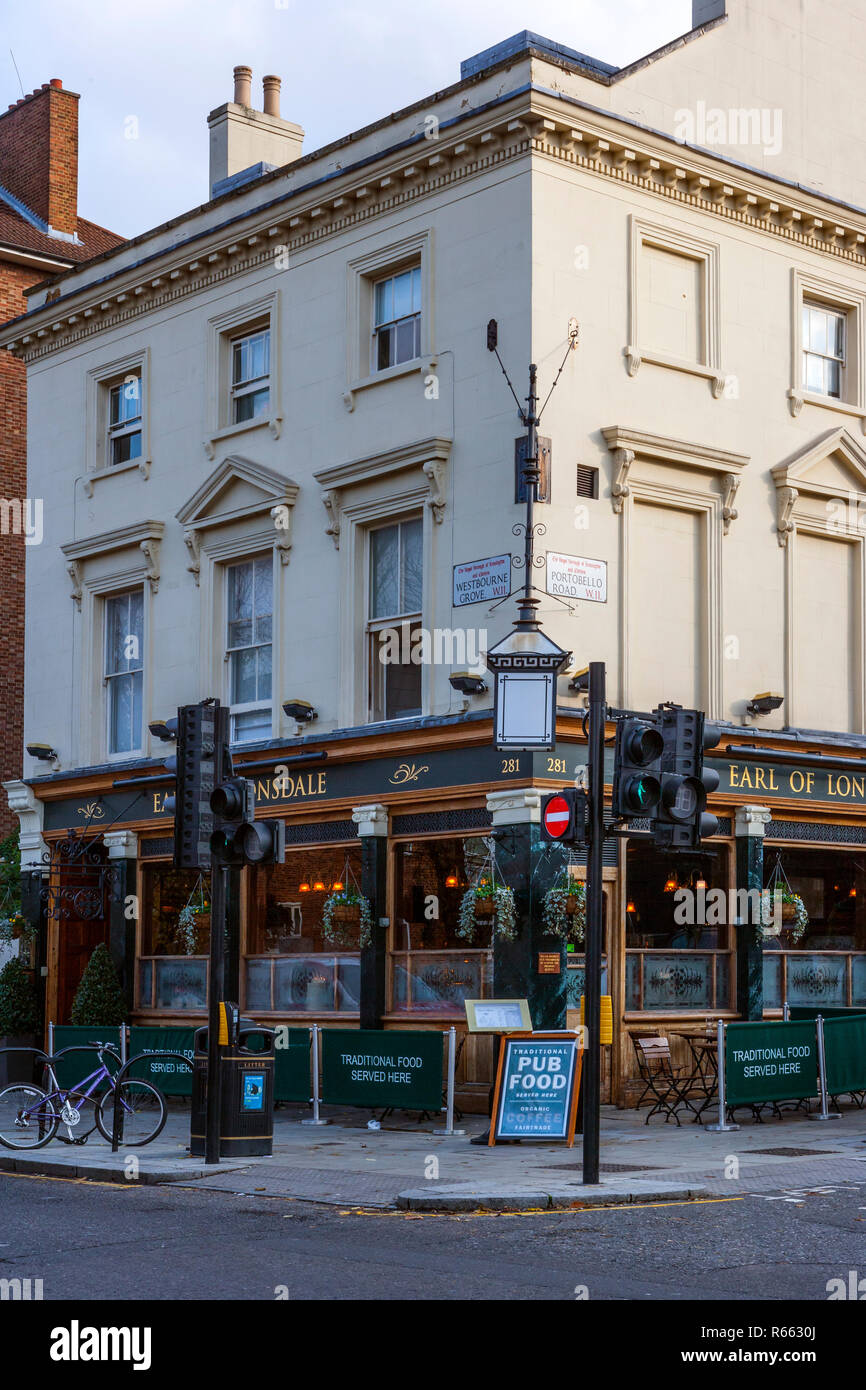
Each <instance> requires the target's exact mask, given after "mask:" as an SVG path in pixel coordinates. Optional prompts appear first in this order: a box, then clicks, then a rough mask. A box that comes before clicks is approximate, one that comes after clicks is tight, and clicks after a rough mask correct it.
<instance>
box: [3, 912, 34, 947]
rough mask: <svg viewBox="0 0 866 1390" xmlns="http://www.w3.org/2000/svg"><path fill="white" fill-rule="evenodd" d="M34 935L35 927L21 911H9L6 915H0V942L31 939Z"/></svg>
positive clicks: (8, 942) (9, 942)
mask: <svg viewBox="0 0 866 1390" xmlns="http://www.w3.org/2000/svg"><path fill="white" fill-rule="evenodd" d="M35 935H36V931H35V928H34V927H31V925H30V923H29V922H28V921H27V918H26V917H25V916H23V914H22V913H20V912H10V913H9V914H8V916H5V917H0V942H3V941H5V942H6V943H7V944H11V943H12V942H13V941H20V940H24V941H31V940H32V939H33V937H34V936H35Z"/></svg>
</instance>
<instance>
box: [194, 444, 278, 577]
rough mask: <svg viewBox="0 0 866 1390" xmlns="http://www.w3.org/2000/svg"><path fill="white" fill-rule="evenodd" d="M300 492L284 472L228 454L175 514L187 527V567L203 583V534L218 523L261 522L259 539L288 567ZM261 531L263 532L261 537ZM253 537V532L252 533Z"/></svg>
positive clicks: (259, 523)
mask: <svg viewBox="0 0 866 1390" xmlns="http://www.w3.org/2000/svg"><path fill="white" fill-rule="evenodd" d="M299 491H300V489H299V487H298V484H297V483H296V482H293V481H292V479H291V478H287V477H286V476H285V474H283V473H276V472H274V470H273V469H272V468H266V467H265V466H264V464H261V463H254V462H253V460H252V459H247V458H242V457H241V456H240V455H239V454H229V456H228V458H224V459H223V460H222V462H221V463H219V464H218V465H217V467H216V468H215V469H214V470H213V472H212V473H211V474H210V475H209V476H208V477H207V478H205V480H204V482H203V483H202V484H201V487H199V488H197V489H196V491H195V492H194V493H193V495H192V497H190V498H189V500H188V501H187V502H185V503H184V505H183V506H182V507H181V508H180V511H178V512H177V513H176V514H175V515H176V516H177V519H178V521H179V522H180V523H181V525H182V526H183V528H184V531H183V538H184V541H185V543H186V546H187V549H188V550H189V553H190V564H189V565H188V569H190V570H191V572H192V573H193V574H194V575H195V578H196V583H198V577H199V570H200V552H201V546H202V537H203V536H204V535H205V534H206V533H207V532H209V531H213V530H215V529H216V528H217V527H221V526H227V525H229V524H230V523H237V522H240V523H243V522H245V521H247V522H250V523H253V522H257V523H258V526H257V527H256V528H255V532H256V538H257V539H267V540H268V541H269V542H270V543H272V544H273V545H274V546H275V547H276V549H277V551H278V552H279V556H280V561H281V563H282V564H284V565H287V564H288V562H289V551H290V550H291V546H292V541H291V515H292V508H293V507H294V505H295V502H296V500H297V497H298V492H299ZM259 533H261V535H259ZM250 538H252V532H251V536H250Z"/></svg>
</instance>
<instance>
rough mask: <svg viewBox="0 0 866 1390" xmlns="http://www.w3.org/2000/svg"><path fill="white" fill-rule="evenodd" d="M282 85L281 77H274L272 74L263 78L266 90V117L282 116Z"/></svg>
mask: <svg viewBox="0 0 866 1390" xmlns="http://www.w3.org/2000/svg"><path fill="white" fill-rule="evenodd" d="M281 85H282V83H281V79H280V78H279V77H274V75H273V73H271V74H270V75H269V76H268V77H263V78H262V87H263V89H264V112H265V115H266V116H279V114H280V86H281Z"/></svg>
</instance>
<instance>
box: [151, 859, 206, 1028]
mask: <svg viewBox="0 0 866 1390" xmlns="http://www.w3.org/2000/svg"><path fill="white" fill-rule="evenodd" d="M141 875H142V895H141V904H142V906H141V943H140V950H139V961H138V1007H139V1009H142V1010H150V1009H155V1010H165V1011H168V1012H172V1013H175V1012H183V1011H186V1010H197V1011H201V1010H203V1009H205V1008H206V1007H207V957H208V953H209V950H210V893H209V889H208V882H207V878H206V877H204V876H202V875H201V874H199V873H198V872H197V871H196V870H194V869H174V868H172V867H171V866H170V865H163V864H154V865H147V866H145V867H143V868H142V870H141Z"/></svg>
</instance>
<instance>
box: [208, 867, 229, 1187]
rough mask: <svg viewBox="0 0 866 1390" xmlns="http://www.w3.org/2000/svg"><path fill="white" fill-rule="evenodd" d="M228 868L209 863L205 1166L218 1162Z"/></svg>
mask: <svg viewBox="0 0 866 1390" xmlns="http://www.w3.org/2000/svg"><path fill="white" fill-rule="evenodd" d="M227 877H228V869H227V868H225V867H224V866H223V865H222V864H212V865H211V871H210V902H211V908H210V958H209V960H208V978H207V988H208V1001H207V1002H208V1015H207V1019H208V1022H207V1098H206V1121H205V1154H204V1161H205V1163H219V1161H220V1115H221V1101H222V1074H221V1073H222V1067H221V1065H220V1046H219V1025H220V1004H221V1003H222V1002H223V992H224V989H225V950H226V878H227Z"/></svg>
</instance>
